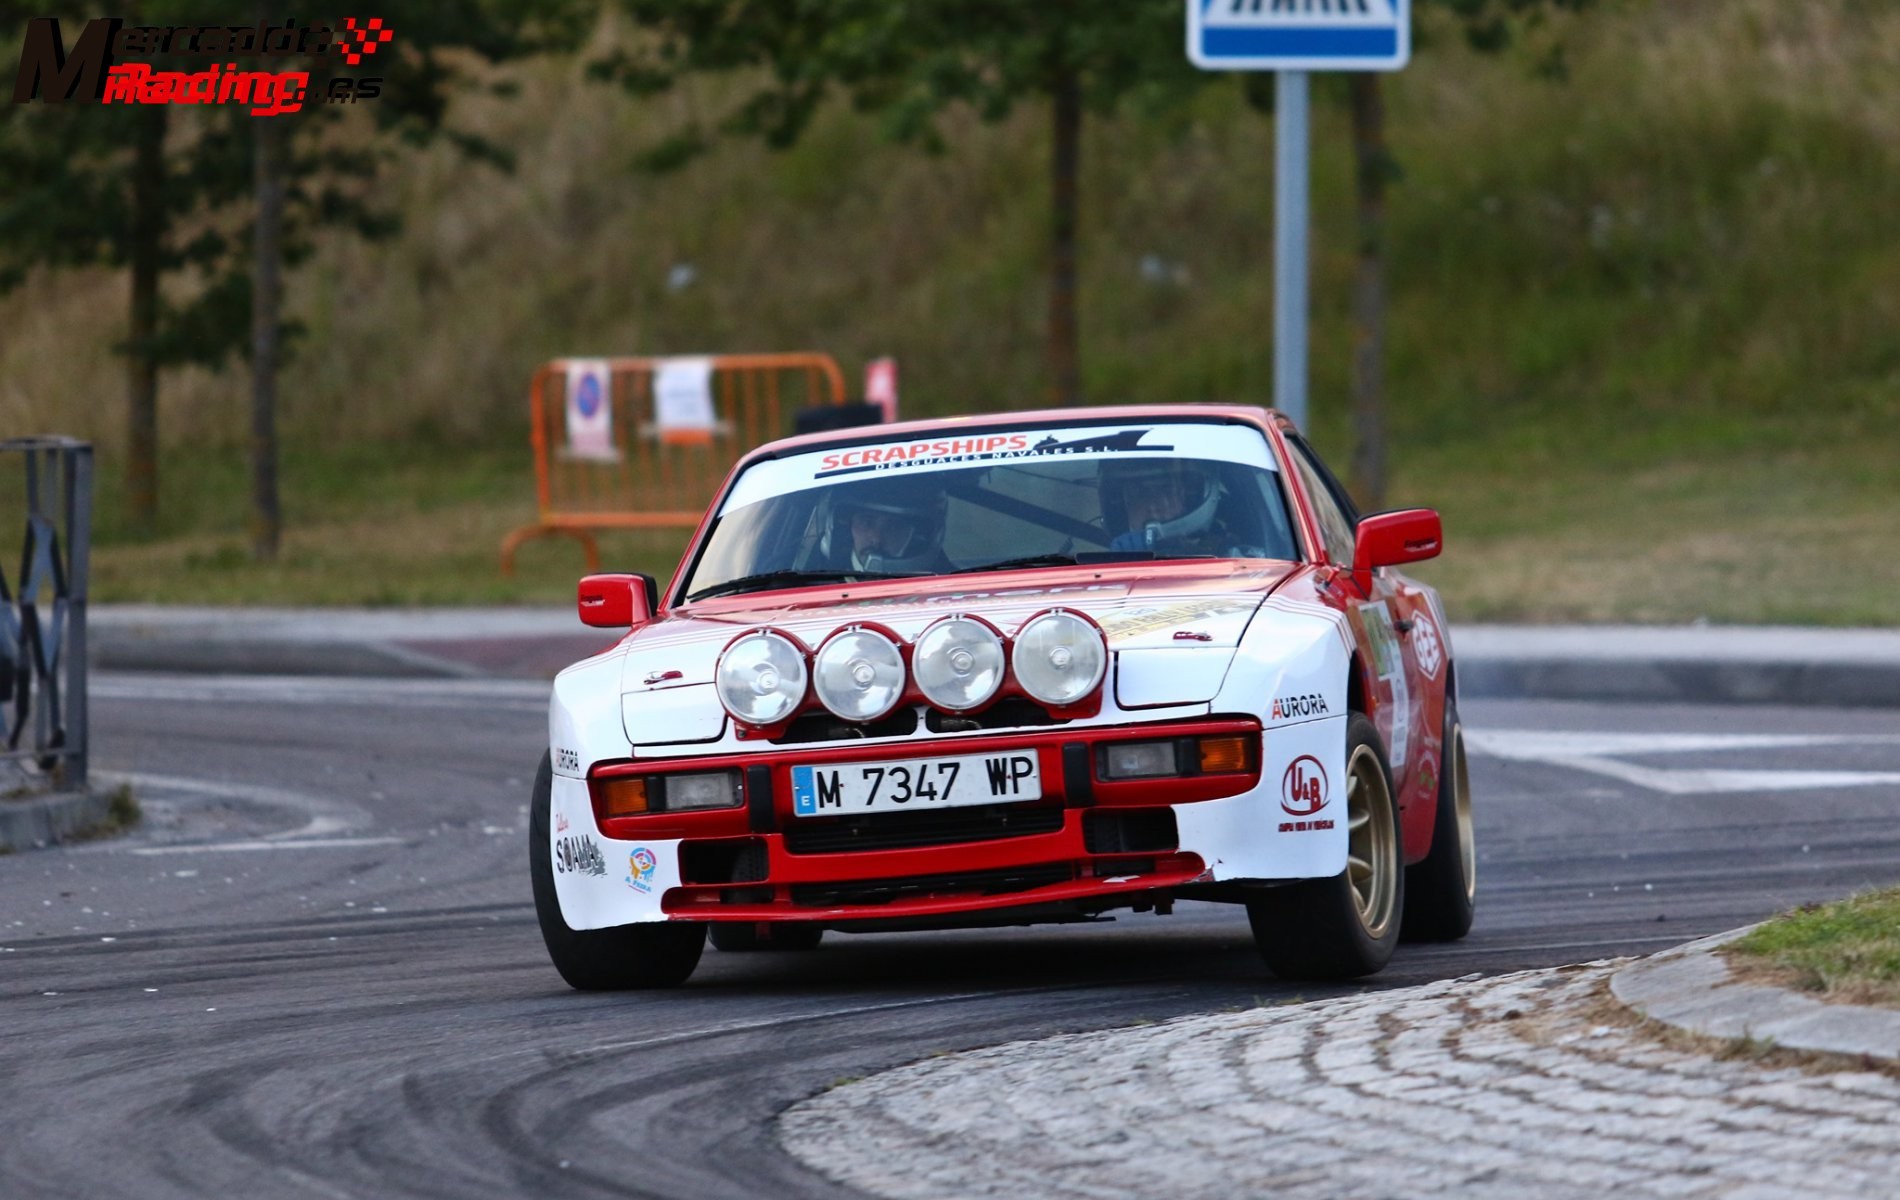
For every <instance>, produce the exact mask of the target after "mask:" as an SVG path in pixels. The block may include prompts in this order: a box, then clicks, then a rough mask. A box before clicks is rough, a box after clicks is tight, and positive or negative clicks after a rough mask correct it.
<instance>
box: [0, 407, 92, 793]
mask: <svg viewBox="0 0 1900 1200" xmlns="http://www.w3.org/2000/svg"><path fill="white" fill-rule="evenodd" d="M16 455H17V456H18V458H17V460H15V457H14V456H16ZM9 460H14V461H18V462H19V463H20V464H21V467H22V473H23V475H24V482H25V494H24V501H25V504H24V517H25V530H24V533H23V535H22V539H21V548H20V573H19V576H18V579H17V583H18V589H17V591H16V590H15V588H14V587H13V586H11V584H10V581H9V580H8V578H7V575H6V567H5V563H4V561H0V731H3V732H4V735H5V749H4V750H0V759H11V760H15V761H22V760H23V761H25V762H28V763H30V764H31V765H32V766H35V767H37V768H38V769H39V770H41V771H44V772H46V774H47V775H48V776H50V777H51V779H52V781H53V782H54V784H55V785H57V786H60V787H63V788H72V789H83V788H84V787H85V786H86V751H87V731H86V573H87V566H88V559H89V557H90V554H91V550H92V446H91V444H90V443H87V442H81V441H77V440H75V439H73V438H65V437H33V438H12V439H8V440H6V441H0V465H5V466H6V467H7V468H8V469H9V473H11V463H10V462H9ZM6 507H7V508H9V509H10V508H11V507H12V506H11V505H10V504H8V505H7V506H6ZM0 511H5V509H0ZM62 668H64V670H63V672H62ZM62 674H63V675H64V686H63V687H62V686H61V675H62ZM29 726H30V727H31V739H30V742H29V744H27V745H26V746H22V742H23V741H27V740H28V728H29Z"/></svg>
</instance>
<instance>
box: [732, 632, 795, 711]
mask: <svg viewBox="0 0 1900 1200" xmlns="http://www.w3.org/2000/svg"><path fill="white" fill-rule="evenodd" d="M806 681H807V673H806V670H805V655H804V653H803V652H802V651H801V650H800V649H799V648H798V645H797V644H796V643H795V642H793V641H792V640H791V639H790V638H788V637H786V636H785V635H784V634H782V633H776V632H774V631H772V630H769V629H761V630H759V631H757V632H755V633H748V634H746V635H745V636H744V637H741V638H739V639H738V640H737V641H735V642H733V643H732V644H731V645H730V646H727V647H726V648H725V650H724V652H722V653H721V654H720V655H719V665H718V667H717V668H716V669H715V670H714V672H713V682H714V683H715V684H716V685H717V687H716V689H715V690H716V691H718V693H719V703H720V704H722V705H724V706H725V709H726V711H727V712H729V713H731V714H732V715H733V716H734V717H736V718H737V719H738V720H740V721H743V722H745V723H746V724H748V725H770V724H773V723H774V722H776V721H782V720H784V719H785V718H786V717H789V716H791V715H792V713H793V711H794V710H795V709H797V708H798V705H799V702H800V701H801V700H803V699H804V698H805V684H806Z"/></svg>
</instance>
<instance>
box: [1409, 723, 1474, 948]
mask: <svg viewBox="0 0 1900 1200" xmlns="http://www.w3.org/2000/svg"><path fill="white" fill-rule="evenodd" d="M1439 759H1440V765H1439V772H1438V811H1437V814H1436V815H1435V816H1434V817H1433V820H1432V848H1431V852H1430V853H1428V854H1427V855H1426V856H1425V857H1424V858H1422V859H1420V860H1419V861H1418V862H1416V863H1414V864H1413V865H1412V866H1410V867H1408V868H1406V871H1405V925H1404V929H1403V934H1404V936H1405V939H1406V940H1407V941H1414V942H1455V941H1457V940H1458V939H1459V938H1461V937H1463V936H1465V934H1467V933H1469V932H1471V916H1472V913H1473V911H1474V910H1475V908H1476V906H1477V895H1478V853H1477V848H1476V845H1475V843H1474V841H1473V839H1472V833H1471V773H1470V771H1469V769H1468V768H1467V767H1466V766H1465V727H1464V725H1463V723H1461V722H1460V721H1459V720H1458V710H1457V708H1456V707H1454V706H1453V705H1452V703H1451V700H1450V697H1447V698H1446V702H1445V747H1444V750H1443V751H1442V752H1441V753H1440V755H1439Z"/></svg>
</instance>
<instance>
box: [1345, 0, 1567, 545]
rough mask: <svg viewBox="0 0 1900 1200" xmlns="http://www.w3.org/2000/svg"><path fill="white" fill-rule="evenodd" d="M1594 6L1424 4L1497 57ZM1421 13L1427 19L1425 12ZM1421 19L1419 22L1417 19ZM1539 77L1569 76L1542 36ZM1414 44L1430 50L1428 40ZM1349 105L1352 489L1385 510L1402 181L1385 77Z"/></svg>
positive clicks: (1477, 1) (1352, 89)
mask: <svg viewBox="0 0 1900 1200" xmlns="http://www.w3.org/2000/svg"><path fill="white" fill-rule="evenodd" d="M1591 2H1592V0H1420V7H1421V8H1423V7H1425V6H1430V7H1433V8H1437V9H1440V10H1444V11H1447V12H1449V13H1450V14H1451V15H1452V16H1453V17H1454V18H1455V19H1456V22H1455V23H1456V24H1457V26H1458V27H1459V29H1460V31H1461V32H1462V34H1463V36H1464V38H1465V40H1466V41H1467V42H1468V43H1469V44H1470V45H1471V46H1472V48H1474V49H1476V50H1479V51H1482V52H1484V53H1490V54H1496V53H1500V52H1502V51H1504V50H1505V49H1507V48H1508V47H1510V46H1511V45H1513V44H1515V43H1517V42H1519V41H1521V40H1522V39H1524V38H1525V37H1526V35H1535V34H1537V33H1538V32H1539V30H1540V29H1541V27H1542V26H1543V25H1544V23H1545V22H1546V20H1547V19H1548V18H1549V16H1550V15H1551V14H1552V13H1553V12H1555V11H1559V10H1569V11H1572V12H1579V11H1582V10H1583V9H1586V8H1588V7H1589V6H1590V4H1591ZM1419 15H1423V14H1422V13H1420V14H1419ZM1415 19H1416V18H1415ZM1543 43H1544V44H1543V45H1542V47H1541V53H1540V55H1539V57H1538V59H1537V63H1538V71H1539V73H1540V74H1543V75H1545V76H1547V77H1550V78H1553V79H1554V78H1561V77H1562V74H1563V51H1564V45H1563V42H1562V40H1561V38H1544V39H1543ZM1414 45H1415V46H1416V47H1417V48H1418V49H1419V50H1420V51H1423V52H1427V53H1429V52H1430V47H1431V43H1430V41H1429V40H1428V39H1424V38H1418V37H1415V38H1414ZM1346 84H1347V102H1348V106H1349V107H1350V109H1351V112H1352V146H1353V181H1354V220H1355V232H1356V236H1355V239H1354V254H1353V280H1352V302H1351V310H1352V362H1351V365H1350V371H1349V379H1350V388H1351V393H1352V399H1351V417H1352V432H1353V449H1352V458H1351V460H1350V466H1349V467H1348V471H1347V475H1348V484H1349V487H1350V488H1351V490H1352V493H1353V495H1354V496H1355V497H1356V498H1357V499H1358V501H1359V504H1360V505H1361V507H1363V508H1364V509H1366V510H1367V511H1369V512H1370V511H1377V510H1378V509H1380V508H1383V507H1385V496H1386V482H1387V459H1388V455H1387V451H1386V421H1385V342H1386V270H1385V223H1386V193H1387V189H1388V187H1389V186H1390V184H1391V183H1392V182H1393V181H1394V180H1396V179H1398V178H1399V170H1398V164H1397V162H1396V160H1395V159H1394V157H1393V154H1392V150H1391V147H1390V146H1389V144H1388V143H1387V141H1386V136H1385V88H1384V84H1383V81H1382V78H1381V76H1380V75H1378V74H1377V73H1374V72H1358V73H1354V74H1352V75H1349V76H1347V79H1346Z"/></svg>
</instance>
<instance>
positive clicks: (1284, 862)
mask: <svg viewBox="0 0 1900 1200" xmlns="http://www.w3.org/2000/svg"><path fill="white" fill-rule="evenodd" d="M1352 661H1353V660H1352V652H1351V641H1350V633H1349V632H1348V631H1347V629H1346V626H1345V622H1344V618H1343V617H1342V616H1340V614H1337V613H1334V612H1332V611H1331V610H1325V609H1316V610H1314V611H1305V610H1303V609H1301V610H1293V609H1286V608H1275V607H1272V606H1271V605H1269V606H1263V608H1262V609H1261V611H1260V613H1259V614H1258V615H1257V616H1256V617H1255V618H1254V620H1253V621H1252V622H1250V623H1249V625H1248V627H1247V632H1246V634H1245V635H1244V636H1243V637H1242V639H1241V642H1240V645H1239V646H1238V647H1237V648H1236V650H1235V652H1234V661H1233V665H1232V666H1231V667H1230V668H1229V669H1228V672H1227V678H1226V679H1225V680H1224V681H1223V682H1222V684H1221V690H1220V694H1219V695H1218V696H1217V697H1216V698H1215V701H1214V711H1215V712H1217V713H1248V714H1252V715H1254V716H1256V717H1258V718H1259V720H1260V724H1261V727H1262V731H1263V732H1262V741H1261V762H1260V783H1259V785H1258V786H1257V787H1255V788H1254V789H1253V790H1251V791H1248V792H1244V793H1242V794H1241V795H1238V796H1230V797H1227V798H1225V799H1222V800H1210V801H1202V802H1200V803H1193V804H1179V805H1176V806H1175V820H1176V825H1177V827H1178V828H1179V830H1180V834H1181V849H1183V850H1186V851H1190V852H1194V853H1198V854H1200V855H1201V856H1202V858H1203V859H1204V860H1205V861H1206V862H1207V864H1208V872H1209V876H1210V878H1211V879H1212V880H1213V881H1216V882H1218V881H1225V880H1235V879H1263V880H1264V879H1274V880H1283V879H1317V878H1324V877H1328V876H1332V875H1337V874H1339V872H1341V871H1343V870H1345V868H1346V837H1347V827H1346V814H1345V774H1346V723H1347V722H1346V718H1347V698H1348V696H1349V695H1350V694H1351V690H1350V680H1349V676H1350V673H1351V671H1352Z"/></svg>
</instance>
